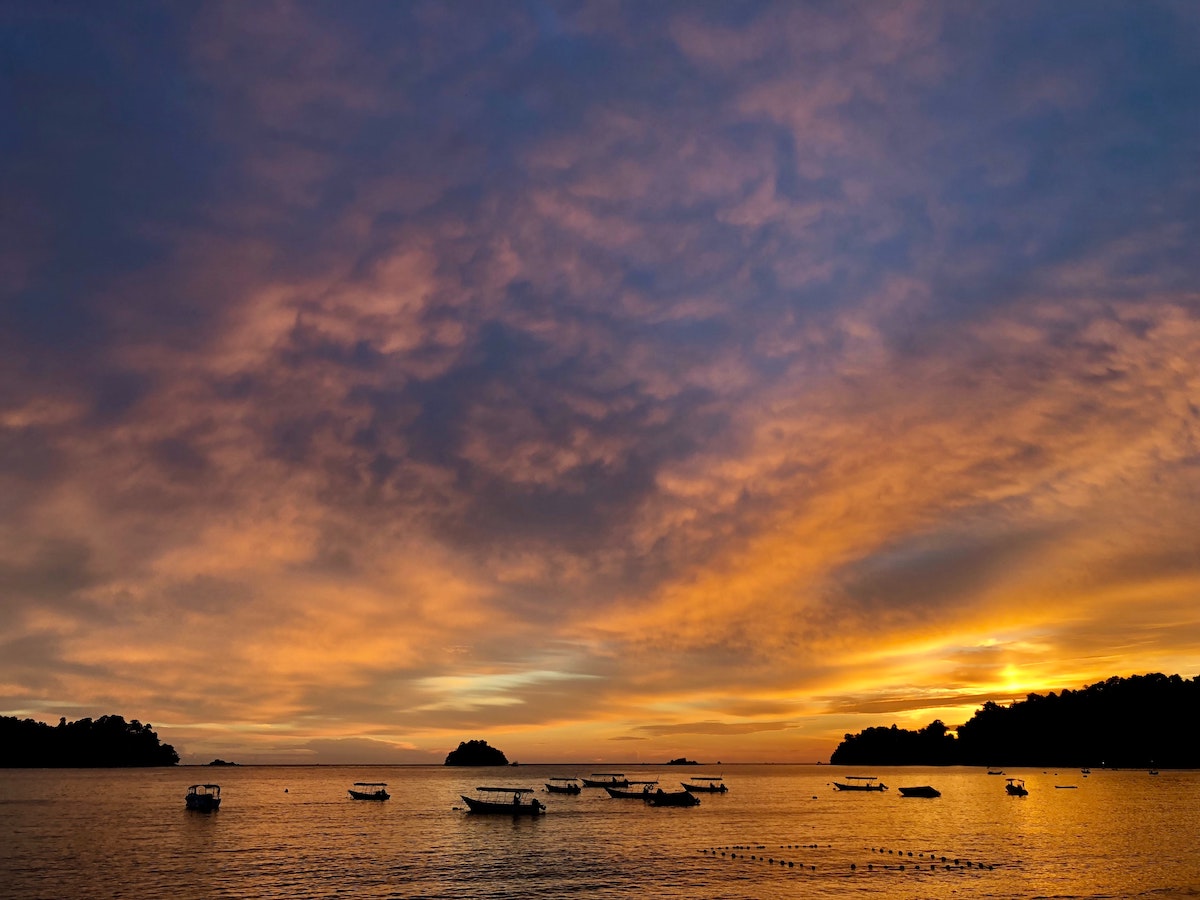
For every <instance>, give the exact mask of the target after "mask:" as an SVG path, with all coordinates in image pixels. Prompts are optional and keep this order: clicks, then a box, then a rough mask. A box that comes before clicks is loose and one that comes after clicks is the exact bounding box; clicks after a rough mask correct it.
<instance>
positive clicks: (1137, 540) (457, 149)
mask: <svg viewBox="0 0 1200 900" xmlns="http://www.w3.org/2000/svg"><path fill="white" fill-rule="evenodd" d="M1198 234H1200V7H1197V6H1196V5H1195V4H1191V3H1188V2H1182V0H1181V2H1140V3H1116V2H1112V3H1110V2H1103V0H1102V2H1094V0H1086V2H1084V0H1065V2H1059V3H1031V2H1022V0H1016V2H1014V0H1002V2H1001V0H996V2H989V0H984V2H978V3H960V2H946V3H941V2H870V3H853V2H851V3H843V2H781V3H771V2H761V3H760V2H740V3H734V2H730V3H726V2H711V3H710V2H683V3H672V2H666V0H662V2H657V0H656V2H653V3H646V2H643V0H631V2H621V0H607V2H594V3H593V2H565V0H564V2H526V0H513V2H505V3H488V2H453V0H452V2H421V0H412V2H395V3H359V4H346V3H336V2H305V3H283V2H265V0H264V2H255V3H241V2H233V3H221V2H196V3H191V2H178V3H170V4H158V3H149V2H113V3H103V4H96V3H69V2H59V3H42V2H25V0H8V2H5V3H3V4H2V5H0V715H10V716H19V717H22V718H24V717H30V718H34V719H38V720H40V721H46V722H50V723H55V722H57V721H58V719H59V717H62V716H65V717H66V718H67V719H68V720H74V719H77V718H82V717H85V716H91V717H98V716H101V715H110V714H115V715H123V716H124V717H125V718H127V719H135V718H136V719H138V720H140V721H141V722H143V723H150V724H151V725H152V726H153V727H154V729H155V730H156V731H157V733H158V734H159V737H160V738H161V739H162V740H163V741H166V742H168V743H171V744H173V745H174V746H175V747H176V749H177V750H178V751H179V752H180V754H181V756H182V757H183V761H184V762H193V763H196V762H207V761H209V760H211V759H213V758H216V757H221V758H224V759H232V760H235V761H239V762H244V763H255V762H257V763H337V762H349V763H368V762H370V763H422V762H434V763H440V762H441V761H442V760H443V759H444V758H445V754H446V753H447V752H448V751H449V750H450V749H453V748H454V747H456V746H457V745H458V743H459V742H460V741H463V740H471V739H482V740H487V741H488V742H489V743H490V744H492V745H493V746H496V747H499V748H500V749H501V750H503V751H504V752H505V753H506V754H507V755H508V757H509V759H510V760H512V759H516V760H520V761H522V762H538V761H540V762H554V761H580V762H586V761H596V762H601V761H612V762H617V761H628V762H656V761H665V760H667V759H671V758H674V757H676V756H681V755H683V756H687V757H688V758H692V759H699V760H702V761H706V762H712V761H717V760H720V761H722V762H727V763H734V762H757V761H776V762H815V761H817V760H824V761H828V758H829V755H830V753H832V751H833V750H834V749H835V747H836V746H837V743H838V742H839V741H840V740H841V739H842V737H843V735H845V734H847V733H854V732H858V731H861V730H862V729H864V728H867V727H874V726H890V725H892V724H897V725H899V726H900V727H904V728H919V727H922V726H924V725H926V724H928V723H930V722H931V721H933V720H934V719H939V718H940V719H941V720H943V721H944V722H946V723H947V724H949V725H951V726H953V725H956V724H961V723H962V722H965V721H967V720H968V719H969V718H970V717H971V715H972V714H973V712H974V711H975V710H976V709H978V708H979V706H980V705H982V704H983V703H984V702H986V701H988V700H992V701H996V702H1000V703H1008V702H1012V701H1013V700H1018V699H1023V698H1024V697H1025V696H1027V695H1028V694H1029V693H1031V692H1037V693H1046V692H1048V691H1051V690H1054V691H1061V690H1063V689H1080V688H1082V687H1084V686H1085V685H1087V684H1091V683H1095V682H1097V681H1101V680H1104V679H1107V678H1109V677H1112V676H1129V675H1133V674H1145V673H1149V672H1162V673H1165V674H1180V675H1183V676H1184V677H1193V676H1195V675H1197V674H1200V362H1198V360H1200V253H1197V252H1196V244H1197V236H1198Z"/></svg>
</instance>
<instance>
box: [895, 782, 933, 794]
mask: <svg viewBox="0 0 1200 900" xmlns="http://www.w3.org/2000/svg"><path fill="white" fill-rule="evenodd" d="M898 790H899V791H900V796H901V797H940V796H942V792H941V791H939V790H938V789H937V788H935V787H931V786H929V785H928V784H921V785H917V786H916V787H902V788H898Z"/></svg>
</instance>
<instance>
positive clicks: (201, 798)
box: [184, 784, 221, 812]
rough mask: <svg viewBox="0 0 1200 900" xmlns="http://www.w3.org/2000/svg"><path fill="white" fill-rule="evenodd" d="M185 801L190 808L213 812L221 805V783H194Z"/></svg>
mask: <svg viewBox="0 0 1200 900" xmlns="http://www.w3.org/2000/svg"><path fill="white" fill-rule="evenodd" d="M184 802H185V803H186V804H187V808H188V809H198V810H200V811H201V812H212V811H213V810H214V809H218V808H219V807H220V806H221V786H220V785H219V784H193V785H191V786H190V787H189V788H188V790H187V796H186V797H184Z"/></svg>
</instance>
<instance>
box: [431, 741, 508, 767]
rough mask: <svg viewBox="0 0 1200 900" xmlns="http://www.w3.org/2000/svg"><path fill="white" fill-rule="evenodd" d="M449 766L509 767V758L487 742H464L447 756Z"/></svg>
mask: <svg viewBox="0 0 1200 900" xmlns="http://www.w3.org/2000/svg"><path fill="white" fill-rule="evenodd" d="M445 765H447V766H507V765H508V757H506V756H505V755H504V753H503V752H502V751H500V750H497V749H496V748H495V747H492V746H489V745H488V742H487V741H479V740H474V741H463V742H461V743H460V744H459V745H458V748H457V749H455V750H451V751H450V752H449V753H448V754H446V762H445Z"/></svg>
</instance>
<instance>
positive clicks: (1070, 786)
mask: <svg viewBox="0 0 1200 900" xmlns="http://www.w3.org/2000/svg"><path fill="white" fill-rule="evenodd" d="M1054 787H1055V789H1056V790H1060V791H1073V790H1075V789H1076V788H1077V787H1079V785H1077V784H1056V785H1055V786H1054Z"/></svg>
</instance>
